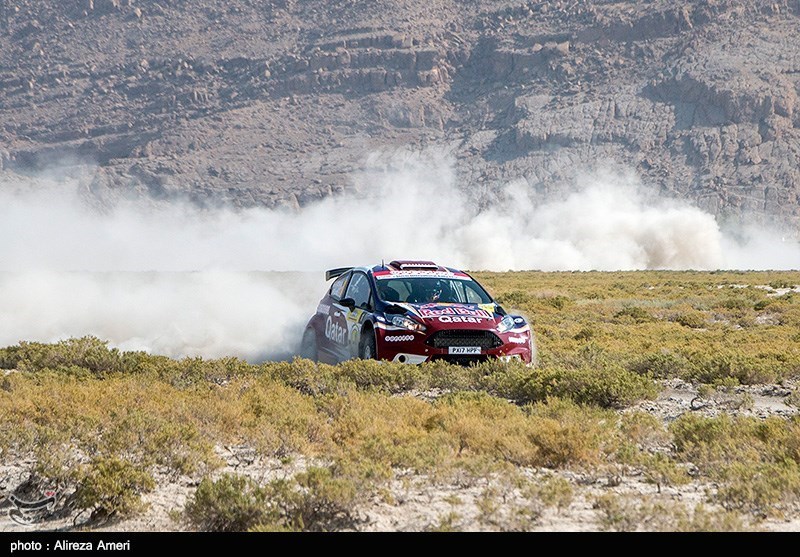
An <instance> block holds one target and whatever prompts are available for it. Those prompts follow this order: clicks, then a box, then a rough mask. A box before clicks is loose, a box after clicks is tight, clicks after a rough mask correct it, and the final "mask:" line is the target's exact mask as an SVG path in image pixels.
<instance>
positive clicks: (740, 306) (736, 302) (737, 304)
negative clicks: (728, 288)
mask: <svg viewBox="0 0 800 557" xmlns="http://www.w3.org/2000/svg"><path fill="white" fill-rule="evenodd" d="M752 306H753V303H752V302H751V301H750V300H748V299H746V298H728V299H727V300H723V301H722V302H720V303H719V306H718V307H721V308H725V309H729V310H734V311H745V310H748V309H750V308H751V307H752Z"/></svg>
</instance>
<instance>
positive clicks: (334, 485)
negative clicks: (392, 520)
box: [271, 467, 359, 531]
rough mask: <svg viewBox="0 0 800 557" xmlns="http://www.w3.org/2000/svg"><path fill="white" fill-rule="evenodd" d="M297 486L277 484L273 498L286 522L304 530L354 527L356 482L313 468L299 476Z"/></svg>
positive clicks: (356, 498) (272, 485) (273, 486)
mask: <svg viewBox="0 0 800 557" xmlns="http://www.w3.org/2000/svg"><path fill="white" fill-rule="evenodd" d="M294 482H295V485H291V484H289V483H286V482H280V481H279V482H273V483H272V484H271V487H272V496H273V498H274V500H275V503H276V505H277V506H278V508H279V509H280V510H281V512H282V515H283V521H284V523H285V524H286V525H288V526H290V527H291V528H296V529H298V530H304V531H330V530H338V529H341V528H346V527H352V526H353V525H354V524H355V522H356V521H357V517H356V514H355V505H356V502H357V501H358V495H359V494H358V492H357V490H356V485H355V483H354V482H353V481H352V480H351V479H349V478H346V477H340V476H337V475H335V474H334V473H333V471H332V470H331V469H330V468H320V467H311V468H309V469H308V470H306V471H305V472H302V473H300V474H298V475H297V476H295V478H294Z"/></svg>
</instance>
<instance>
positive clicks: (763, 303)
mask: <svg viewBox="0 0 800 557" xmlns="http://www.w3.org/2000/svg"><path fill="white" fill-rule="evenodd" d="M772 303H773V300H770V299H769V298H767V299H765V300H759V301H757V302H756V303H755V304H753V309H754V310H756V311H762V310H765V309H767V308H768V307H769V306H771V305H772Z"/></svg>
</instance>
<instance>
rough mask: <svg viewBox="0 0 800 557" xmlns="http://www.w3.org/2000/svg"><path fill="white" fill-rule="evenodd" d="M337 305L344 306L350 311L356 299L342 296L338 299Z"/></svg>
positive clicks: (353, 307)
mask: <svg viewBox="0 0 800 557" xmlns="http://www.w3.org/2000/svg"><path fill="white" fill-rule="evenodd" d="M339 305H341V306H344V307H346V308H347V309H349V310H350V311H353V309H355V307H356V301H355V300H354V299H353V298H342V299H341V300H339Z"/></svg>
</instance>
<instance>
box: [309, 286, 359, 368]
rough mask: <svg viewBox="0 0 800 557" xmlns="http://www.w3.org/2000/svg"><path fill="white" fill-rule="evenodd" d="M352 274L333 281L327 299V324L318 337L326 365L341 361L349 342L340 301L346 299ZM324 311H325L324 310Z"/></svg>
mask: <svg viewBox="0 0 800 557" xmlns="http://www.w3.org/2000/svg"><path fill="white" fill-rule="evenodd" d="M351 274H352V273H345V274H343V275H341V276H340V277H339V278H337V279H336V280H335V281H333V284H332V285H331V289H330V290H329V291H328V296H327V298H326V302H327V305H328V308H327V311H326V313H325V316H324V320H325V322H324V323H322V334H321V335H318V336H317V350H318V352H319V356H320V360H322V361H324V362H326V363H335V362H337V361H340V360H341V359H342V354H343V353H344V350H343V347H346V346H347V343H348V341H349V339H348V334H347V321H346V320H345V315H344V314H343V313H342V306H341V305H340V304H339V301H341V299H342V298H344V297H345V290H346V288H347V283H348V281H349V280H350V276H351ZM322 311H325V309H324V308H323V310H322Z"/></svg>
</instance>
